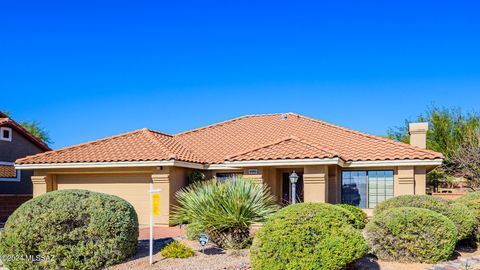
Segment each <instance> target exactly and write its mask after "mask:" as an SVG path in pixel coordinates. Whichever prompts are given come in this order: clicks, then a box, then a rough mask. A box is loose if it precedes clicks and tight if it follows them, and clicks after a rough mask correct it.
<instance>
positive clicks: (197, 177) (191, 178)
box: [188, 170, 207, 184]
mask: <svg viewBox="0 0 480 270" xmlns="http://www.w3.org/2000/svg"><path fill="white" fill-rule="evenodd" d="M206 179H207V177H206V176H205V174H204V173H203V172H201V171H199V170H193V171H192V172H191V173H190V174H189V175H188V182H189V184H193V183H197V182H202V181H205V180H206Z"/></svg>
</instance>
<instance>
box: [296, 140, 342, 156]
mask: <svg viewBox="0 0 480 270" xmlns="http://www.w3.org/2000/svg"><path fill="white" fill-rule="evenodd" d="M299 140H300V141H301V142H303V143H305V144H308V145H310V146H313V147H315V148H317V149H319V150H322V151H325V152H328V153H330V154H332V155H334V156H337V157H339V158H341V155H340V153H339V152H337V151H335V150H333V149H330V148H329V147H326V146H320V145H318V144H317V143H314V142H312V141H310V140H307V139H304V138H300V139H299Z"/></svg>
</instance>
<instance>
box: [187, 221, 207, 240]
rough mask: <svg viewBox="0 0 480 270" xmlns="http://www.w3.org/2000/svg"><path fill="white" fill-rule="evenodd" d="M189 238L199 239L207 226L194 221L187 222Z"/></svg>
mask: <svg viewBox="0 0 480 270" xmlns="http://www.w3.org/2000/svg"><path fill="white" fill-rule="evenodd" d="M186 231H187V239H189V240H198V237H199V236H200V234H202V233H205V228H204V227H203V226H202V225H201V224H199V223H197V222H193V223H190V224H187V230H186Z"/></svg>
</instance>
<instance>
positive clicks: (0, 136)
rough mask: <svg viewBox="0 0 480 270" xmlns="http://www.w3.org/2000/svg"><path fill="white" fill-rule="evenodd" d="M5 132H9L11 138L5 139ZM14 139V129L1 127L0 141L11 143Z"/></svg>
mask: <svg viewBox="0 0 480 270" xmlns="http://www.w3.org/2000/svg"><path fill="white" fill-rule="evenodd" d="M5 131H8V134H10V136H9V137H4V136H3V135H4V132H5ZM12 137H13V132H12V128H9V127H0V141H7V142H11V141H12Z"/></svg>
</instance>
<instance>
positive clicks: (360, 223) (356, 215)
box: [335, 204, 368, 229]
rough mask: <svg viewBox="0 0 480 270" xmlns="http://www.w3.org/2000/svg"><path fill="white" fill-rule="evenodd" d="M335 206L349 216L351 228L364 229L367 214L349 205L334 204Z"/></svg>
mask: <svg viewBox="0 0 480 270" xmlns="http://www.w3.org/2000/svg"><path fill="white" fill-rule="evenodd" d="M335 206H338V207H341V208H343V209H345V210H347V211H348V212H349V213H350V214H351V222H352V225H353V227H355V228H357V229H363V228H365V225H366V224H367V223H368V217H367V213H365V212H364V211H363V210H362V209H360V208H358V207H356V206H354V205H351V204H336V205H335Z"/></svg>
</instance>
